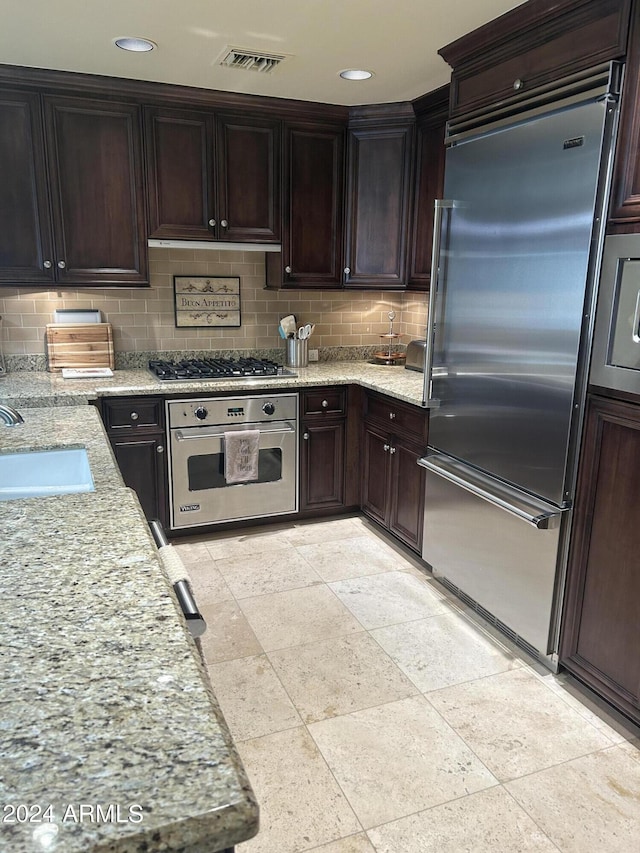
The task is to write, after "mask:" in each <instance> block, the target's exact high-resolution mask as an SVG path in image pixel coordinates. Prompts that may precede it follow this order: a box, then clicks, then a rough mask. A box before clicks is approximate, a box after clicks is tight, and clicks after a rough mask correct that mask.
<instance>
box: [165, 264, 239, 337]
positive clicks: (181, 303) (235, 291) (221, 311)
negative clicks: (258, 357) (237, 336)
mask: <svg viewBox="0 0 640 853" xmlns="http://www.w3.org/2000/svg"><path fill="white" fill-rule="evenodd" d="M173 295H174V299H175V312H176V327H177V328H179V329H182V328H195V327H203V328H206V327H209V328H214V327H220V326H222V327H226V328H238V327H239V326H240V325H241V323H240V279H239V278H238V277H237V276H228V275H223V276H209V275H174V277H173Z"/></svg>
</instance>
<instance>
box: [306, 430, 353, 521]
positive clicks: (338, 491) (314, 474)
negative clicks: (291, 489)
mask: <svg viewBox="0 0 640 853" xmlns="http://www.w3.org/2000/svg"><path fill="white" fill-rule="evenodd" d="M344 440H345V424H344V420H340V421H333V422H331V421H329V422H326V421H325V422H323V423H319V424H318V423H313V424H303V425H302V444H301V451H300V510H301V511H302V510H305V509H322V508H324V509H328V508H334V507H340V506H342V505H343V503H344Z"/></svg>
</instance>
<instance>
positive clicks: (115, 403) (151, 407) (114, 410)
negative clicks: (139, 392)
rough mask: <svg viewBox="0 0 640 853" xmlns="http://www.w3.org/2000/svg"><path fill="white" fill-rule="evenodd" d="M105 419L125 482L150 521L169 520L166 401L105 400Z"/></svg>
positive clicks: (147, 399)
mask: <svg viewBox="0 0 640 853" xmlns="http://www.w3.org/2000/svg"><path fill="white" fill-rule="evenodd" d="M102 419H103V421H104V424H105V427H106V430H107V435H108V436H109V441H110V442H111V447H112V448H113V453H114V456H115V457H116V461H117V463H118V467H119V468H120V473H121V474H122V479H123V480H124V482H125V484H126V485H127V486H129V488H130V489H133V490H134V492H135V493H136V494H137V496H138V500H139V501H140V506H141V507H142V510H143V512H144V514H145V516H146V517H147V520H149V521H151V520H152V519H154V518H157V519H159V520H160V521H161V522H162V524H163V525H165V526H166V523H167V516H168V513H167V482H168V481H167V476H168V475H167V463H166V455H167V454H166V449H165V431H164V408H163V401H162V399H161V398H158V397H119V398H117V399H104V400H103V401H102Z"/></svg>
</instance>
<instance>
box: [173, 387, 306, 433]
mask: <svg viewBox="0 0 640 853" xmlns="http://www.w3.org/2000/svg"><path fill="white" fill-rule="evenodd" d="M297 415H298V395H297V394H269V395H266V394H263V395H258V396H255V397H206V398H204V397H203V398H198V399H187V400H169V401H167V422H168V424H169V429H179V428H180V427H188V426H214V425H215V426H220V425H223V424H228V423H261V422H263V421H272V420H278V421H294V420H296V418H297Z"/></svg>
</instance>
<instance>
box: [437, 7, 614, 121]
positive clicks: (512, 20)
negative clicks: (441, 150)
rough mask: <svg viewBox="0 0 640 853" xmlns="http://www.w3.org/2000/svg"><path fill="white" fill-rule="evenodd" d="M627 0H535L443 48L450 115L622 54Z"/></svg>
mask: <svg viewBox="0 0 640 853" xmlns="http://www.w3.org/2000/svg"><path fill="white" fill-rule="evenodd" d="M628 26H629V3H628V0H599V2H591V0H560V2H558V0H535V2H532V3H526V4H524V8H523V7H517V8H516V9H513V10H511V11H510V12H507V13H506V14H505V15H503V16H502V17H500V18H498V19H497V20H496V21H492V22H490V24H486V25H485V26H483V27H480V28H479V29H478V30H475V31H474V32H472V33H469V34H468V35H466V36H463V37H462V38H461V39H458V40H457V41H455V42H453V43H452V44H450V45H447V46H446V47H444V48H442V49H441V50H440V51H439V53H440V54H441V56H443V58H444V59H445V60H446V61H447V62H448V63H449V64H450V65H451V66H452V67H453V69H454V72H453V75H452V78H451V116H452V117H455V116H458V115H461V114H466V113H468V112H470V111H472V110H476V109H480V108H484V107H487V106H488V105H490V104H497V103H500V102H502V101H503V100H505V99H508V98H510V97H513V96H514V95H516V94H522V93H526V92H527V91H529V90H530V89H533V88H535V87H537V86H541V85H543V84H547V83H549V82H551V81H553V80H558V79H560V78H562V77H565V76H567V75H569V74H573V73H575V72H577V71H581V70H583V69H586V68H590V67H593V66H595V65H597V64H598V63H600V62H606V61H608V60H610V59H616V58H618V57H621V56H624V53H625V48H626V39H627V32H628Z"/></svg>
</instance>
